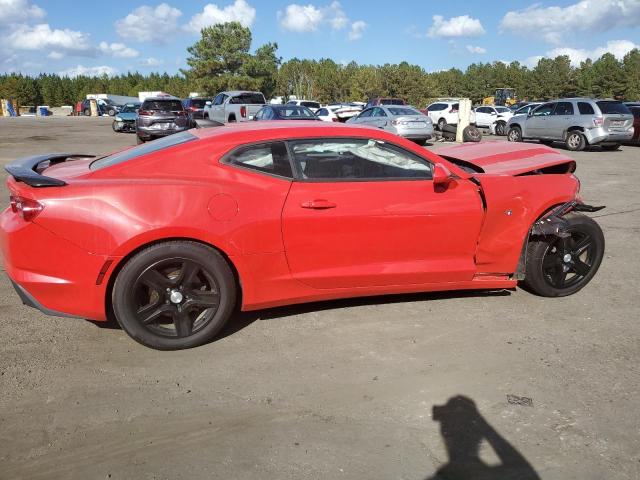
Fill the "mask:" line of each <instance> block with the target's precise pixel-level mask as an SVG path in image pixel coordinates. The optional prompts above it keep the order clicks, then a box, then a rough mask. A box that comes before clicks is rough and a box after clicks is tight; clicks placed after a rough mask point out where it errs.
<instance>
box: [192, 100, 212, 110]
mask: <svg viewBox="0 0 640 480" xmlns="http://www.w3.org/2000/svg"><path fill="white" fill-rule="evenodd" d="M210 100H211V99H210V98H192V99H191V106H192V107H196V108H204V106H205V104H206V103H207V102H208V101H210Z"/></svg>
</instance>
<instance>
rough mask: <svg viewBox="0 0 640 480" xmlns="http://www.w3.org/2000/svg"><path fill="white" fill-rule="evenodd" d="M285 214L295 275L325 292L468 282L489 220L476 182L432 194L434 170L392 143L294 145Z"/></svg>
mask: <svg viewBox="0 0 640 480" xmlns="http://www.w3.org/2000/svg"><path fill="white" fill-rule="evenodd" d="M289 151H290V152H291V155H292V156H293V159H294V169H295V171H296V180H295V181H294V182H293V183H292V185H291V189H290V191H289V195H288V197H287V201H286V203H285V207H284V209H283V212H282V233H283V240H284V245H285V251H286V255H287V261H288V263H289V268H290V270H291V274H292V275H293V277H295V278H296V279H298V280H299V281H301V282H303V283H305V284H306V285H308V286H311V287H314V288H319V289H326V288H328V289H333V288H352V287H368V286H382V285H407V284H428V283H441V282H456V281H466V280H471V279H472V278H473V276H474V274H475V271H476V267H475V262H474V255H475V249H476V244H477V239H478V234H479V231H480V226H481V223H482V219H483V215H484V214H483V209H482V202H481V200H480V197H479V195H478V192H477V188H476V186H475V185H474V184H472V183H471V182H469V181H467V180H462V179H457V180H454V181H453V183H452V184H451V186H450V188H448V189H446V190H444V191H440V190H436V189H434V185H433V182H432V180H431V172H432V165H431V164H430V163H429V162H428V161H427V160H425V159H424V158H423V157H421V156H418V155H416V154H414V153H411V152H408V151H407V150H404V149H402V148H400V147H398V146H396V145H393V144H390V143H388V142H384V141H379V140H374V139H366V138H365V139H363V138H357V139H355V138H338V139H308V140H297V141H291V142H289Z"/></svg>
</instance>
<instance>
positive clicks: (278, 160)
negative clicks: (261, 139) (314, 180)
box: [224, 142, 293, 178]
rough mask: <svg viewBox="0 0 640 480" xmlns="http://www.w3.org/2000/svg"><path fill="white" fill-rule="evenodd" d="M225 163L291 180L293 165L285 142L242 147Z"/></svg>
mask: <svg viewBox="0 0 640 480" xmlns="http://www.w3.org/2000/svg"><path fill="white" fill-rule="evenodd" d="M224 162H225V163H228V164H231V165H238V166H240V167H244V168H249V169H251V170H256V171H258V172H263V173H270V174H272V175H279V176H281V177H288V178H291V177H293V175H292V174H291V164H290V163H289V155H288V154H287V147H286V146H285V144H284V143H283V142H274V143H263V144H260V145H250V146H248V147H241V148H239V149H236V150H234V151H233V152H231V153H230V154H229V155H227V157H226V158H225V159H224Z"/></svg>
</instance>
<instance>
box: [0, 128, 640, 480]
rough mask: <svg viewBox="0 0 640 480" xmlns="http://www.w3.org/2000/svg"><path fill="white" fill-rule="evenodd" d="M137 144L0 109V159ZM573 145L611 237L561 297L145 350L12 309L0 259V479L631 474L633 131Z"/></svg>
mask: <svg viewBox="0 0 640 480" xmlns="http://www.w3.org/2000/svg"><path fill="white" fill-rule="evenodd" d="M134 143H135V137H134V136H133V135H130V134H116V133H114V132H113V131H112V130H111V128H110V119H108V118H82V117H81V118H45V119H35V118H17V119H10V118H0V162H1V163H2V164H3V165H4V164H5V163H6V162H7V161H9V160H12V159H14V158H16V157H20V156H26V155H32V154H36V153H46V152H55V151H73V152H78V153H95V154H102V153H106V152H109V151H111V150H114V149H117V148H121V147H123V146H126V145H132V144H134ZM428 148H433V149H434V150H437V148H438V145H434V146H430V147H428ZM570 155H571V156H572V157H574V158H575V159H576V160H577V162H578V171H577V174H578V176H579V177H580V178H581V181H582V193H583V196H584V198H585V200H586V201H587V202H588V203H592V204H606V205H607V209H605V210H604V211H601V212H598V213H596V214H593V216H594V217H598V219H597V220H598V222H599V223H600V224H601V225H602V227H603V229H604V231H605V236H606V241H607V251H606V255H605V259H604V261H603V264H602V267H601V269H600V271H599V273H598V275H596V277H595V279H594V280H593V281H592V282H591V284H590V285H588V286H587V287H586V288H585V289H584V290H582V291H581V292H579V293H578V294H576V295H573V296H571V297H568V298H562V299H544V298H539V297H535V296H533V295H531V294H529V293H527V292H525V291H523V290H518V291H516V292H512V293H507V294H483V293H447V294H421V295H403V296H392V297H382V298H373V299H357V300H349V301H337V302H326V303H320V304H312V305H303V306H296V307H291V308H279V309H273V310H268V311H261V312H255V313H251V314H243V315H242V316H240V317H239V318H237V319H235V320H234V321H233V322H232V324H231V325H230V326H229V327H228V328H227V329H226V330H225V332H224V334H223V335H222V336H221V338H220V339H219V340H217V341H215V342H213V343H211V344H209V345H206V346H203V347H200V348H196V349H192V350H188V351H180V352H157V351H153V350H150V349H147V348H144V347H142V346H140V345H138V344H136V343H134V342H133V341H132V340H130V339H129V338H128V337H127V336H126V334H125V333H124V332H122V331H121V330H118V329H116V328H105V327H100V326H97V325H95V324H93V323H90V322H86V321H81V320H73V319H65V318H54V317H46V316H44V315H42V314H41V313H39V312H38V311H36V310H33V309H30V308H27V307H25V306H23V305H21V303H20V301H19V299H18V297H17V295H16V294H15V293H14V291H13V289H12V288H11V286H10V284H9V281H8V280H7V278H6V276H4V275H2V276H1V277H0V293H1V295H0V302H2V303H1V309H0V338H1V339H2V340H1V341H0V478H1V479H12V480H13V479H40V478H46V479H57V478H64V479H75V478H77V479H94V478H96V479H105V478H112V479H132V478H135V479H152V478H153V479H182V478H185V479H196V478H207V479H212V478H224V479H229V478H232V479H255V478H261V479H285V478H292V479H293V478H295V479H300V478H340V479H363V478H366V479H368V480H373V479H392V478H393V479H400V478H401V479H426V478H431V477H433V476H434V475H435V474H436V471H438V469H441V468H444V469H445V470H444V472H449V473H451V475H458V476H457V477H455V476H454V477H452V478H472V477H473V478H478V477H479V474H478V472H480V471H482V472H484V473H485V474H486V476H485V477H482V478H487V479H489V478H491V479H494V478H495V479H505V478H520V479H525V478H537V477H536V475H537V476H538V477H540V478H544V479H563V480H567V479H581V480H583V479H603V478H606V479H638V478H640V414H639V410H638V405H639V403H638V397H639V394H640V392H639V391H638V390H639V385H640V382H639V380H640V373H639V370H638V364H639V361H640V343H639V342H638V338H639V336H640V335H639V334H640V327H639V326H638V318H639V317H640V315H639V313H640V309H639V306H640V296H638V280H639V276H640V273H639V272H640V261H639V259H638V257H637V256H635V253H634V252H635V250H634V247H637V246H638V234H639V233H640V232H639V227H640V169H639V168H638V164H639V163H640V149H639V148H634V147H623V149H622V150H621V151H619V152H601V151H600V150H598V149H593V150H592V151H587V152H581V153H570ZM5 175H6V174H5V173H4V172H3V173H2V179H3V180H4V178H5ZM3 183H4V182H3ZM1 189H2V192H1V198H2V199H3V205H6V204H7V203H8V202H7V198H8V195H7V191H6V187H4V185H3V186H2V187H1ZM33 254H34V255H37V254H38V252H33ZM461 397H463V398H461ZM529 399H530V401H529ZM434 406H439V407H440V408H436V409H434V408H433V407H434ZM434 413H435V415H434ZM499 465H502V466H499ZM510 469H512V470H510ZM469 471H473V472H474V473H475V474H474V475H471V474H469ZM513 471H517V472H518V473H517V474H515V475H513V476H511V473H512V472H513ZM460 472H466V474H465V473H460Z"/></svg>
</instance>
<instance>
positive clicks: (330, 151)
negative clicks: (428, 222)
mask: <svg viewBox="0 0 640 480" xmlns="http://www.w3.org/2000/svg"><path fill="white" fill-rule="evenodd" d="M290 146H291V151H292V152H293V158H294V162H295V165H296V167H297V169H298V172H300V174H301V176H302V178H303V179H306V180H311V181H313V180H320V181H321V180H333V181H358V180H389V179H397V180H403V179H410V178H419V179H431V165H430V164H429V162H427V161H426V160H424V159H422V158H420V157H418V156H417V155H414V154H412V153H410V152H407V151H406V150H403V149H401V148H399V147H396V146H395V145H390V144H388V143H386V142H382V141H379V140H366V139H335V140H324V139H321V140H320V139H318V140H300V141H295V142H290Z"/></svg>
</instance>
